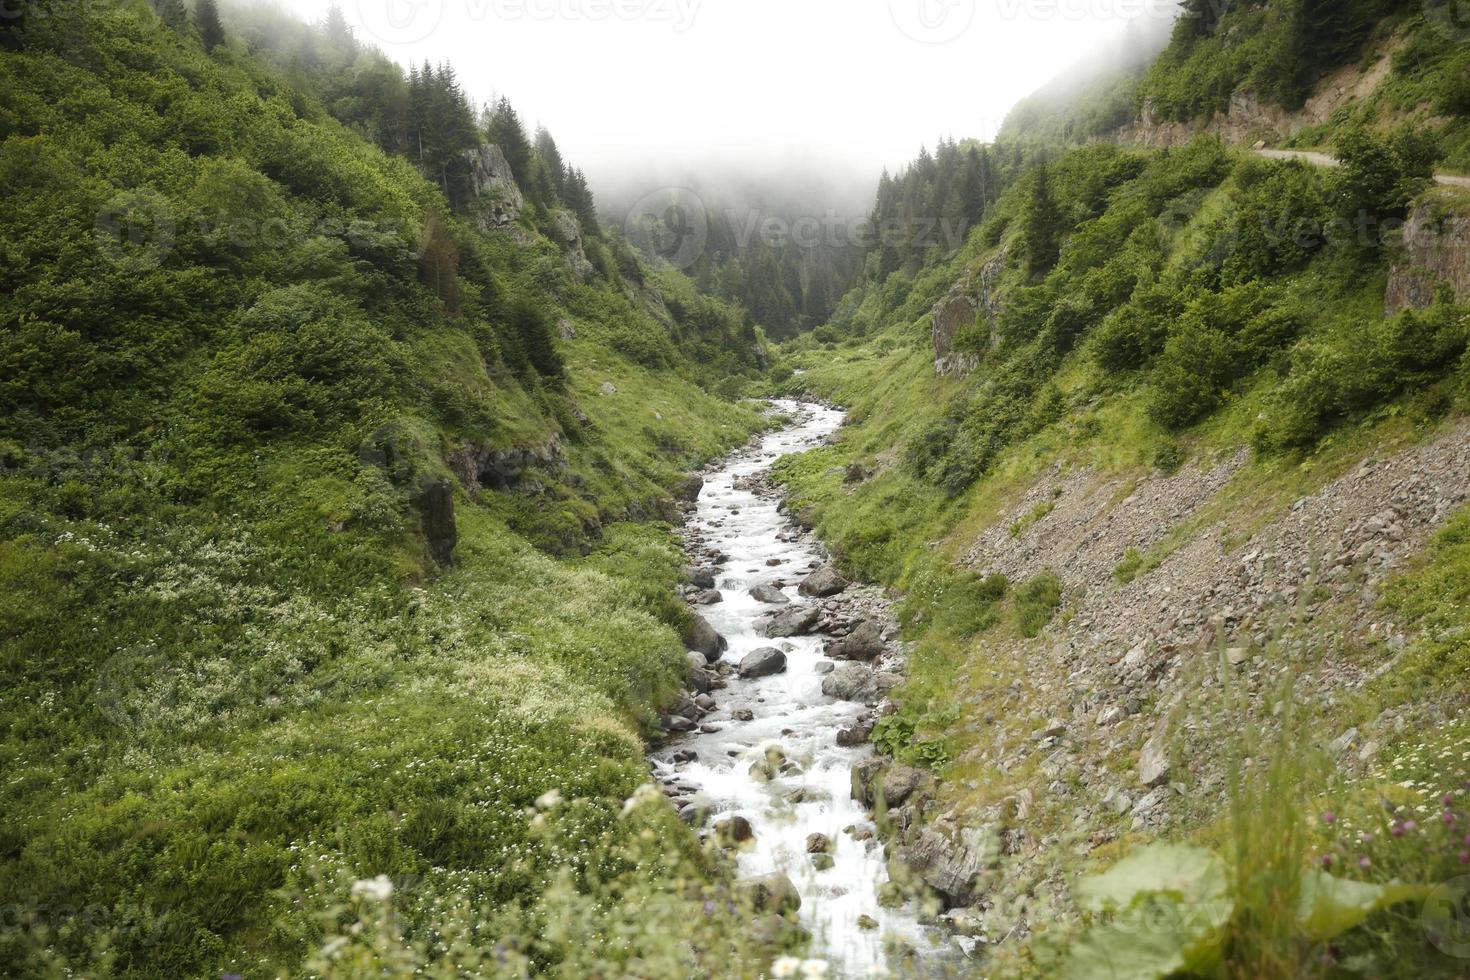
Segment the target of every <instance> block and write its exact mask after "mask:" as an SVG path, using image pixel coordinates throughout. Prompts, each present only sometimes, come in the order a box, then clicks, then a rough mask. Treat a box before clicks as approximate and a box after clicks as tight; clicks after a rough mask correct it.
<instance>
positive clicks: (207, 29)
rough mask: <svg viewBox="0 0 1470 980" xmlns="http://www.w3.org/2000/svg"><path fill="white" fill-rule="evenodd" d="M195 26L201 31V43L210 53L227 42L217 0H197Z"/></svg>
mask: <svg viewBox="0 0 1470 980" xmlns="http://www.w3.org/2000/svg"><path fill="white" fill-rule="evenodd" d="M194 26H195V28H197V29H198V31H199V43H200V44H202V45H204V50H205V51H207V52H210V53H213V52H214V49H215V48H217V47H219V46H220V45H221V44H224V43H225V25H224V24H222V23H220V19H219V5H218V4H217V3H216V2H215V0H196V3H195V4H194Z"/></svg>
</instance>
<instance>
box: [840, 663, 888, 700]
mask: <svg viewBox="0 0 1470 980" xmlns="http://www.w3.org/2000/svg"><path fill="white" fill-rule="evenodd" d="M899 681H900V678H899V676H898V675H897V674H893V673H888V672H886V671H875V670H873V669H872V668H871V667H865V666H863V665H862V664H854V663H844V664H838V666H837V669H836V670H834V671H832V673H830V674H828V675H827V676H826V677H824V678H822V693H823V694H825V695H827V697H829V698H836V699H837V700H839V701H861V702H862V703H864V704H876V703H877V702H878V701H881V700H882V699H883V696H884V695H885V694H887V693H888V692H889V691H891V690H893V689H894V688H895V687H897V686H898V684H899Z"/></svg>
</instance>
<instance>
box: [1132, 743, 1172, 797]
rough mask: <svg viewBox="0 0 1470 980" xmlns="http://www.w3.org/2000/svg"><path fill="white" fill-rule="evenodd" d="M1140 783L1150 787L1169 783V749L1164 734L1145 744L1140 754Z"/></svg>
mask: <svg viewBox="0 0 1470 980" xmlns="http://www.w3.org/2000/svg"><path fill="white" fill-rule="evenodd" d="M1138 781H1139V782H1141V783H1143V785H1145V786H1149V787H1154V786H1162V785H1163V784H1164V783H1166V782H1168V781H1169V749H1168V743H1167V742H1166V741H1165V740H1164V737H1163V734H1162V733H1156V734H1155V735H1154V736H1153V737H1152V738H1150V739H1149V740H1148V741H1147V742H1145V743H1143V750H1142V751H1140V752H1139V753H1138ZM1150 795H1152V794H1150Z"/></svg>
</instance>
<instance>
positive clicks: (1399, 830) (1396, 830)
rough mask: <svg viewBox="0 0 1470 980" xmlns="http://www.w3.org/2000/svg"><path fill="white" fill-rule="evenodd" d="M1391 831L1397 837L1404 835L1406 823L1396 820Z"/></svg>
mask: <svg viewBox="0 0 1470 980" xmlns="http://www.w3.org/2000/svg"><path fill="white" fill-rule="evenodd" d="M1390 833H1392V834H1393V835H1394V836H1395V837H1402V836H1404V825H1403V824H1402V823H1397V822H1396V823H1395V824H1394V825H1393V830H1392V831H1390Z"/></svg>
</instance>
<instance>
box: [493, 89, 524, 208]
mask: <svg viewBox="0 0 1470 980" xmlns="http://www.w3.org/2000/svg"><path fill="white" fill-rule="evenodd" d="M485 138H486V139H487V140H488V141H490V142H491V143H494V144H495V145H496V146H498V147H500V152H501V153H503V154H505V161H506V163H509V164H510V172H511V173H512V174H513V175H514V176H515V179H516V183H517V184H518V185H520V187H521V189H522V190H525V189H526V187H527V183H528V181H529V178H530V176H531V143H530V141H529V140H527V139H526V131H525V129H523V128H522V127H521V120H520V117H519V116H517V115H516V111H515V109H514V108H512V107H511V104H510V100H509V99H507V98H506V97H505V96H503V95H502V96H501V97H500V99H499V101H497V102H496V103H495V108H494V109H493V110H491V111H490V112H488V113H487V115H486V119H485Z"/></svg>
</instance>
